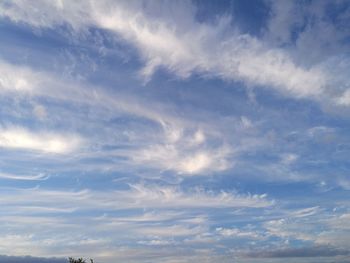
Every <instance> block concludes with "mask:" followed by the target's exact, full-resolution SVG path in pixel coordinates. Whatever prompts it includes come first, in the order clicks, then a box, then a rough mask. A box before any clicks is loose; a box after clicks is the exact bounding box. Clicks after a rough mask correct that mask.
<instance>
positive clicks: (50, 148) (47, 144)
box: [0, 127, 82, 154]
mask: <svg viewBox="0 0 350 263" xmlns="http://www.w3.org/2000/svg"><path fill="white" fill-rule="evenodd" d="M81 142H82V139H81V138H80V137H79V136H77V135H64V134H56V133H48V132H33V131H29V130H27V129H25V128H22V127H11V128H0V147H2V148H10V149H23V150H29V151H39V152H45V153H56V154H65V153H70V152H73V151H75V150H77V149H78V148H79V147H80V145H81Z"/></svg>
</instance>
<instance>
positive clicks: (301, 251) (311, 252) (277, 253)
mask: <svg viewBox="0 0 350 263" xmlns="http://www.w3.org/2000/svg"><path fill="white" fill-rule="evenodd" d="M347 255H350V250H346V249H340V248H335V247H331V246H313V247H300V248H282V249H276V250H267V251H266V250H265V251H257V252H249V253H247V254H246V256H247V257H252V258H294V257H295V258H304V257H335V256H347Z"/></svg>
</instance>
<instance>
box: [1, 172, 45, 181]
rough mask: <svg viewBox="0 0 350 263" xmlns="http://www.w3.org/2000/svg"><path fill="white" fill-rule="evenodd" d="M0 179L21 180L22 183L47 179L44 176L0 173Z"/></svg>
mask: <svg viewBox="0 0 350 263" xmlns="http://www.w3.org/2000/svg"><path fill="white" fill-rule="evenodd" d="M0 178H3V179H9V180H23V181H42V180H47V179H48V178H49V176H48V175H46V174H38V175H17V174H9V173H0Z"/></svg>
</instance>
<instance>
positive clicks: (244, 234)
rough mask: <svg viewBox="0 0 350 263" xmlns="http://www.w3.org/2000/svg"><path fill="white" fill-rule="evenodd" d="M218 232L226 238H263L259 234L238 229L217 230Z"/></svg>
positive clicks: (221, 228)
mask: <svg viewBox="0 0 350 263" xmlns="http://www.w3.org/2000/svg"><path fill="white" fill-rule="evenodd" d="M216 232H217V233H218V234H219V235H221V236H223V237H225V238H248V239H261V238H263V237H262V236H261V235H260V234H259V233H257V232H255V231H249V230H241V229H238V228H223V227H218V228H216Z"/></svg>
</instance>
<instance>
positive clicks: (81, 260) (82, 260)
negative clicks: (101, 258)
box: [68, 258, 94, 263]
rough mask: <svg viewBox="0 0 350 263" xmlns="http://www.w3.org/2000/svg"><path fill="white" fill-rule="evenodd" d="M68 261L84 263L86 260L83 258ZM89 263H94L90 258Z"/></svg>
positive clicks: (70, 262)
mask: <svg viewBox="0 0 350 263" xmlns="http://www.w3.org/2000/svg"><path fill="white" fill-rule="evenodd" d="M68 260H69V263H86V260H85V259H83V258H78V259H75V258H68ZM90 263H94V261H93V260H92V259H91V258H90Z"/></svg>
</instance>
